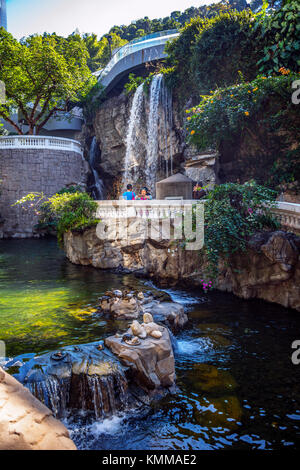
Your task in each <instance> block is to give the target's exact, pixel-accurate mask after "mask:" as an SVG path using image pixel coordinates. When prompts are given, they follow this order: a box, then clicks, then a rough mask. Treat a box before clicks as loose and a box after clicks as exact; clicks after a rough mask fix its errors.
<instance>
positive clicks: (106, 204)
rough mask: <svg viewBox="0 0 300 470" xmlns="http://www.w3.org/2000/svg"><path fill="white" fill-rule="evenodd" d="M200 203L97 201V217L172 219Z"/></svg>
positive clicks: (187, 201)
mask: <svg viewBox="0 0 300 470" xmlns="http://www.w3.org/2000/svg"><path fill="white" fill-rule="evenodd" d="M195 203H198V204H199V203H200V204H201V201H195V200H152V201H138V200H135V201H97V204H98V209H97V217H98V218H99V219H105V218H111V217H113V218H118V219H123V218H131V217H132V218H134V217H141V218H145V219H166V218H168V219H170V218H171V219H172V218H175V217H176V215H177V214H178V212H179V211H184V210H185V209H186V210H188V209H190V208H191V206H192V204H195Z"/></svg>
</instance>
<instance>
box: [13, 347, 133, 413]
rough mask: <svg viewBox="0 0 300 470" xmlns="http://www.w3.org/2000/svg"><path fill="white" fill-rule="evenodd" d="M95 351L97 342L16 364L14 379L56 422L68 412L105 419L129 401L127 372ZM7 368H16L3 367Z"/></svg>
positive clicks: (103, 352) (110, 357)
mask: <svg viewBox="0 0 300 470" xmlns="http://www.w3.org/2000/svg"><path fill="white" fill-rule="evenodd" d="M98 347H99V342H98V343H97V344H96V343H89V344H85V345H80V346H67V347H65V348H63V349H62V350H61V351H59V352H56V353H47V354H43V355H42V356H38V357H34V358H31V359H30V360H29V361H26V362H25V361H23V360H21V361H20V360H18V361H17V363H18V364H20V366H18V369H19V370H18V373H17V374H16V375H15V377H16V379H17V380H19V381H20V382H21V383H23V385H25V386H26V387H27V388H28V389H29V390H30V392H31V393H32V394H33V395H34V396H36V397H37V398H38V399H39V400H40V401H41V402H43V403H44V404H45V405H46V406H48V408H50V409H51V410H52V411H53V414H54V415H55V417H57V418H62V417H66V416H67V415H68V414H69V412H70V411H71V410H72V412H74V410H78V411H83V412H89V413H92V414H93V415H94V417H96V419H105V418H108V417H110V416H113V415H114V414H116V413H118V412H121V411H126V409H127V407H128V406H129V405H130V404H132V399H131V398H130V396H129V391H128V381H127V378H126V371H127V369H126V368H125V367H123V366H122V365H121V364H120V362H119V361H118V360H117V359H116V358H115V356H114V355H113V354H112V353H111V352H110V351H109V350H108V349H107V348H105V347H103V349H101V350H99V349H98ZM12 362H14V363H16V361H12ZM9 367H15V364H9V363H8V364H6V368H8V370H9Z"/></svg>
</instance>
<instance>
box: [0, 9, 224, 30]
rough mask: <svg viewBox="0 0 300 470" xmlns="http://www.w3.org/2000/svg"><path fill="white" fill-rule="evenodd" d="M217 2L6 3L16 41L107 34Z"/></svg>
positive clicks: (9, 22)
mask: <svg viewBox="0 0 300 470" xmlns="http://www.w3.org/2000/svg"><path fill="white" fill-rule="evenodd" d="M211 3H216V1H214V0H191V1H189V0H148V1H143V0H7V17H8V31H9V32H10V33H12V34H13V36H15V37H16V38H21V37H23V36H28V35H30V34H34V33H43V32H45V31H46V32H49V33H53V32H56V33H57V34H61V35H63V36H67V35H68V34H70V33H72V32H73V31H74V30H75V29H76V28H78V29H79V31H80V32H82V33H85V32H87V33H96V34H98V35H99V36H102V35H103V34H105V33H107V32H108V31H109V29H110V28H111V27H112V26H114V25H122V24H130V23H131V21H134V20H137V19H139V18H143V17H144V16H148V17H149V18H150V19H153V18H161V17H165V16H168V15H169V14H170V13H171V12H172V11H175V10H180V11H183V10H185V9H186V8H189V7H191V6H194V7H199V6H201V5H205V4H206V5H207V4H211Z"/></svg>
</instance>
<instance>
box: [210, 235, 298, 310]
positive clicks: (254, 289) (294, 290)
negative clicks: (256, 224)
mask: <svg viewBox="0 0 300 470" xmlns="http://www.w3.org/2000/svg"><path fill="white" fill-rule="evenodd" d="M249 245H250V247H251V248H250V249H249V250H248V251H247V253H246V254H244V253H243V254H240V253H235V254H234V255H232V257H231V260H230V263H227V264H226V265H225V264H224V263H221V264H220V270H219V271H220V274H219V277H218V281H217V282H218V283H217V286H218V288H219V289H220V290H223V291H230V292H233V293H234V294H236V295H238V296H239V297H242V298H244V299H250V298H261V299H264V300H267V301H269V302H276V303H278V304H280V305H283V306H285V307H289V308H294V309H296V310H299V311H300V260H299V253H300V239H299V237H297V236H296V235H293V234H291V233H287V232H283V231H281V230H278V231H276V232H263V233H260V234H256V235H254V236H253V237H252V238H251V239H250V241H249Z"/></svg>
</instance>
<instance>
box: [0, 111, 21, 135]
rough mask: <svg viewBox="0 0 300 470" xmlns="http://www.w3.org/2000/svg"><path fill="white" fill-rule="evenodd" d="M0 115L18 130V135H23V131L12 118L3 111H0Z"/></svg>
mask: <svg viewBox="0 0 300 470" xmlns="http://www.w3.org/2000/svg"><path fill="white" fill-rule="evenodd" d="M0 116H1V117H2V118H3V119H4V120H5V121H6V122H8V123H9V124H10V125H11V126H13V127H14V128H15V129H16V131H17V132H18V134H19V135H23V132H22V129H21V128H20V127H19V126H18V125H17V124H16V123H15V122H14V121H13V120H12V119H10V118H9V117H8V116H6V115H5V113H3V112H2V111H0Z"/></svg>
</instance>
